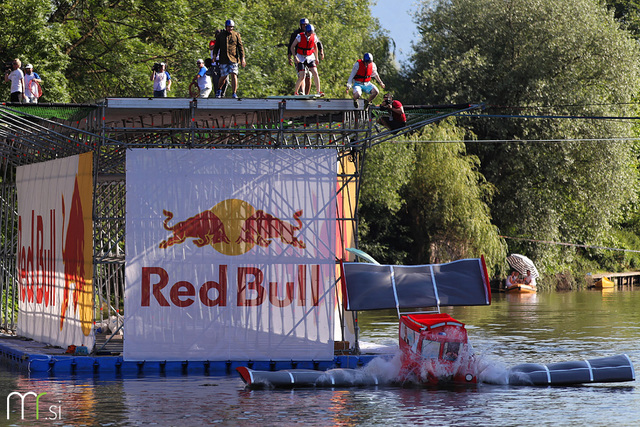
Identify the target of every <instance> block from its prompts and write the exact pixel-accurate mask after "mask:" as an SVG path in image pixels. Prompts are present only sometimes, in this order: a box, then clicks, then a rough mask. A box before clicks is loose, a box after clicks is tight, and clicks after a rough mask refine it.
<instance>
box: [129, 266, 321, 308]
mask: <svg viewBox="0 0 640 427" xmlns="http://www.w3.org/2000/svg"><path fill="white" fill-rule="evenodd" d="M227 272H228V266H227V265H219V266H218V278H217V279H218V280H217V281H213V280H211V281H206V282H204V283H202V284H201V285H199V286H198V287H197V288H196V285H194V284H193V283H191V282H189V281H187V280H178V281H176V282H174V283H173V284H172V285H169V283H170V282H171V281H170V280H169V273H167V271H166V270H165V269H163V268H162V267H143V268H142V293H141V300H140V305H141V306H142V307H149V306H151V305H152V304H153V305H154V306H160V307H171V306H175V307H189V306H191V305H193V304H195V303H196V302H199V303H200V304H203V305H205V306H207V307H215V306H219V307H225V306H227V304H228V302H229V301H228V298H227V297H228V293H229V286H228V282H229V280H228V279H229V276H228V274H227ZM296 273H297V274H296V277H295V279H296V280H294V281H286V280H285V281H281V282H268V283H265V280H264V273H263V271H262V270H261V269H259V268H257V267H251V266H246V267H237V281H238V286H237V291H236V299H235V305H237V306H238V307H252V306H259V305H262V304H264V303H269V304H271V305H273V306H276V307H287V306H290V305H291V304H293V303H294V301H295V304H296V305H297V306H307V305H312V306H318V303H319V292H320V266H319V265H304V264H301V265H297V266H296ZM281 284H282V285H281ZM296 284H297V286H296ZM307 284H309V286H307ZM280 289H283V290H284V292H280V291H279V290H280ZM307 290H310V292H311V295H310V296H311V301H308V298H307V295H308V293H307ZM282 293H283V294H284V295H282Z"/></svg>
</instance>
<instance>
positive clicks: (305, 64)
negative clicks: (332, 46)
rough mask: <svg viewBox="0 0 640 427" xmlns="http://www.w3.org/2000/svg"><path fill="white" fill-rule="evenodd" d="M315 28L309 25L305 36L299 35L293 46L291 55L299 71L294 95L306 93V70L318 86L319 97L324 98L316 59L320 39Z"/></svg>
mask: <svg viewBox="0 0 640 427" xmlns="http://www.w3.org/2000/svg"><path fill="white" fill-rule="evenodd" d="M315 32H316V31H315V28H313V25H311V24H307V26H306V27H305V31H304V34H298V35H297V36H296V39H295V40H294V42H293V44H292V45H291V54H292V55H293V60H294V62H295V64H296V67H297V70H298V81H297V82H296V86H295V89H294V94H296V95H297V94H298V93H299V92H298V91H299V90H301V91H302V93H304V92H305V87H304V86H303V85H304V78H305V74H306V70H309V72H310V73H311V76H312V77H313V81H314V83H315V85H316V90H317V91H318V95H319V96H323V95H324V93H323V92H322V91H321V90H320V76H319V75H318V65H317V64H318V62H319V60H320V58H319V57H316V52H317V51H318V39H317V37H316V34H315Z"/></svg>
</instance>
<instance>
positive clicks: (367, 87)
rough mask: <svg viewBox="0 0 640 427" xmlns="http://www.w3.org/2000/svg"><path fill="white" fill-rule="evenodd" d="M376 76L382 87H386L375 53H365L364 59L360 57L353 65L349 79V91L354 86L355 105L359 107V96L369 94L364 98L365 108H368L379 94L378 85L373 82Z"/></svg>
mask: <svg viewBox="0 0 640 427" xmlns="http://www.w3.org/2000/svg"><path fill="white" fill-rule="evenodd" d="M372 77H373V78H375V79H376V80H378V83H380V86H382V89H384V88H385V85H384V83H382V79H380V76H379V75H378V67H376V64H375V63H374V62H373V55H372V54H370V53H365V54H364V57H363V58H362V59H358V60H357V61H356V62H355V64H354V65H353V69H352V70H351V75H350V76H349V80H348V81H347V93H349V90H350V89H351V87H352V86H353V94H352V97H353V106H354V107H355V108H358V98H360V97H361V96H363V95H362V94H363V93H366V94H368V95H369V98H368V99H365V100H364V108H365V109H366V108H367V107H368V106H369V104H370V103H371V101H373V100H374V99H375V97H376V96H378V93H379V92H378V88H377V87H376V85H374V84H373V83H371V78H372Z"/></svg>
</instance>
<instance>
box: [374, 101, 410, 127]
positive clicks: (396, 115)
mask: <svg viewBox="0 0 640 427" xmlns="http://www.w3.org/2000/svg"><path fill="white" fill-rule="evenodd" d="M379 107H380V109H381V110H383V111H388V112H389V115H388V116H382V117H380V118H379V119H378V123H380V124H381V125H383V126H384V127H386V128H387V129H389V130H396V129H400V128H401V127H404V126H406V125H407V116H406V115H405V114H404V107H403V106H402V103H401V102H400V101H398V100H394V99H393V95H392V94H391V93H386V94H385V95H384V100H383V101H382V104H380V105H379Z"/></svg>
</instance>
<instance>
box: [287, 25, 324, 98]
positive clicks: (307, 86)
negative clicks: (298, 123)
mask: <svg viewBox="0 0 640 427" xmlns="http://www.w3.org/2000/svg"><path fill="white" fill-rule="evenodd" d="M307 25H309V20H308V19H307V18H302V19H300V26H299V27H298V28H296V29H295V30H293V31H292V32H291V36H290V37H289V44H288V45H287V55H288V57H289V65H294V63H293V53H291V45H292V44H293V42H295V41H296V37H298V34H304V33H305V31H306V29H307ZM315 36H316V40H317V42H318V55H320V59H322V60H324V47H323V45H322V42H321V41H320V39H319V38H318V35H317V34H316V35H315ZM297 72H298V70H297V68H296V74H297ZM300 91H301V92H303V93H304V94H305V95H309V92H311V72H309V69H308V68H306V69H305V74H304V90H302V89H301V90H300Z"/></svg>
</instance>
